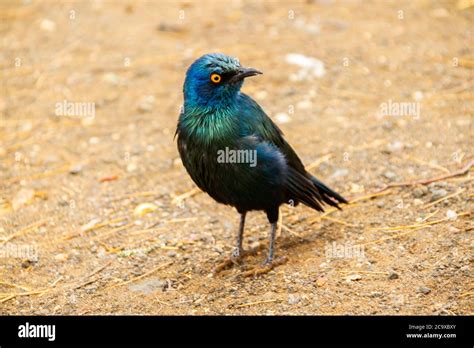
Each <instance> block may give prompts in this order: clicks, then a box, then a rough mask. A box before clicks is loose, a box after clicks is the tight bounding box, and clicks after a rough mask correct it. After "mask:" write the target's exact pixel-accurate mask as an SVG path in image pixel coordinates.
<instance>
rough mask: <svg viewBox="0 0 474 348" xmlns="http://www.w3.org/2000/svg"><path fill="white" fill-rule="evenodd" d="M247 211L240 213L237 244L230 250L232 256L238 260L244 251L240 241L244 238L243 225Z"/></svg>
mask: <svg viewBox="0 0 474 348" xmlns="http://www.w3.org/2000/svg"><path fill="white" fill-rule="evenodd" d="M246 215H247V212H243V213H241V214H240V225H239V233H238V234H237V246H236V248H235V249H234V251H233V252H232V256H231V257H232V258H233V259H235V260H238V259H239V258H240V257H241V256H242V254H243V253H244V249H243V247H242V242H243V240H244V226H245V216H246Z"/></svg>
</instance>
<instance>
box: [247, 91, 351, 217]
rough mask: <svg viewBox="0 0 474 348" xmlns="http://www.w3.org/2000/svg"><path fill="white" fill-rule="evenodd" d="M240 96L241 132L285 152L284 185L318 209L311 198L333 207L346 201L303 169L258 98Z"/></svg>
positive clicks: (301, 163)
mask: <svg viewBox="0 0 474 348" xmlns="http://www.w3.org/2000/svg"><path fill="white" fill-rule="evenodd" d="M240 98H241V105H243V106H244V107H243V108H242V115H240V116H241V118H242V120H241V124H242V128H243V133H244V134H253V135H256V136H258V137H260V138H261V139H262V141H267V142H270V143H272V144H273V145H274V146H275V147H276V148H277V149H278V150H279V151H280V152H281V153H282V154H283V155H284V156H285V158H286V162H287V165H288V168H289V169H288V174H289V175H288V179H287V181H288V182H287V186H288V189H289V191H290V192H291V193H293V194H295V195H296V196H297V198H298V199H300V200H301V201H302V202H303V203H304V204H306V205H308V206H311V207H313V208H315V209H317V210H322V208H321V206H320V205H319V204H317V205H318V206H315V204H314V202H312V201H314V200H316V201H317V202H324V203H326V204H329V205H331V206H334V207H338V204H337V203H338V202H340V203H347V201H346V199H344V198H343V197H342V196H341V195H339V194H338V193H337V192H335V191H333V190H331V189H330V188H329V187H327V186H326V185H325V184H324V183H322V182H321V181H320V180H318V179H317V178H316V177H314V176H313V175H311V174H310V173H308V172H307V171H306V169H305V168H304V164H303V162H302V161H301V160H300V158H299V157H298V155H297V154H296V152H295V150H293V148H292V147H291V145H290V144H288V142H287V141H286V140H285V138H284V136H283V132H282V131H281V130H280V128H279V127H278V126H277V125H276V124H275V123H274V122H273V121H272V120H271V118H270V117H268V116H267V115H266V114H265V112H264V111H263V110H262V108H261V107H260V106H259V105H258V103H257V102H255V101H254V100H253V99H252V98H250V97H249V96H247V95H245V94H243V93H242V94H241V96H240ZM310 198H311V199H310Z"/></svg>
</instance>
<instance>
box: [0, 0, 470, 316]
mask: <svg viewBox="0 0 474 348" xmlns="http://www.w3.org/2000/svg"><path fill="white" fill-rule="evenodd" d="M468 5H469V1H467V2H466V1H459V2H457V1H446V2H444V1H422V0H417V1H382V0H378V1H347V2H335V1H330V0H320V1H298V2H288V3H286V2H283V1H281V2H280V1H272V2H270V1H269V2H265V3H260V2H259V3H257V2H248V1H226V2H217V1H212V2H201V3H194V2H189V1H176V2H174V1H159V2H158V1H156V2H151V1H150V2H145V1H136V2H135V1H103V2H102V1H92V2H91V3H86V2H78V3H74V2H64V3H61V2H36V1H33V2H31V3H29V2H26V4H21V3H20V2H17V1H13V2H9V1H7V2H4V1H2V3H1V5H0V18H1V21H0V45H1V50H0V71H1V84H0V88H1V93H0V112H1V114H0V115H1V117H0V121H1V122H0V140H1V142H0V193H1V195H0V238H1V239H0V252H1V254H0V256H1V258H0V272H1V273H0V274H1V277H0V314H178V315H184V314H263V315H270V314H444V315H455V314H469V313H470V314H472V312H473V308H474V305H473V297H472V296H473V278H472V262H473V256H472V255H473V254H472V247H473V223H472V207H473V200H474V196H473V182H472V171H471V172H469V171H467V173H465V174H464V175H461V176H457V177H452V178H448V179H445V180H438V181H435V182H433V183H431V184H426V185H412V186H404V187H395V188H390V189H388V190H385V191H382V192H380V193H379V194H374V193H376V192H377V191H378V190H380V189H381V188H383V187H384V185H386V184H389V183H396V182H403V181H413V180H424V179H430V178H436V177H439V176H442V175H448V174H450V173H454V172H455V171H457V170H459V169H461V168H462V167H463V166H465V165H466V163H469V161H472V160H473V153H472V149H473V145H474V142H473V123H472V118H473V106H474V105H473V104H474V103H473V94H472V93H473V87H474V81H473V74H472V71H473V70H472V69H473V67H474V62H473V50H472V47H474V45H473V39H472V28H473V26H472V23H473V18H474V7H472V6H471V7H470V8H465V7H467V6H468ZM216 51H218V52H224V53H226V54H229V55H234V56H237V57H239V58H240V60H241V62H242V64H244V65H248V66H253V67H257V68H259V69H261V70H262V71H263V72H264V75H262V76H259V77H257V78H253V79H251V80H249V81H247V82H246V84H245V86H244V91H245V92H246V93H248V94H250V95H252V96H253V97H254V98H255V99H256V100H257V101H258V102H259V103H260V104H261V105H262V106H263V107H264V109H265V110H266V111H267V113H268V114H269V115H270V116H271V117H272V118H273V119H274V120H275V121H277V122H278V123H279V125H280V127H281V128H282V129H283V131H284V132H285V134H286V137H287V139H288V141H289V142H290V143H291V144H292V145H293V147H294V148H295V149H296V151H297V152H298V154H299V155H300V157H301V158H302V160H303V161H304V163H305V164H306V165H307V166H309V168H310V171H311V172H312V173H314V174H315V175H317V176H318V177H320V178H321V179H323V180H324V181H325V182H326V183H327V184H329V185H330V186H331V187H333V188H334V189H336V190H338V191H339V192H341V193H343V194H344V195H345V196H347V197H348V198H351V199H352V200H353V203H352V204H351V205H349V206H346V207H345V208H344V210H343V211H341V212H339V211H337V212H334V211H332V210H328V214H327V215H324V216H323V215H321V214H319V213H317V212H314V211H312V210H310V209H309V208H306V207H300V206H299V207H297V208H291V207H282V209H281V212H282V214H283V225H284V227H283V229H282V232H281V234H280V236H279V239H278V246H277V250H276V252H277V254H278V255H280V256H282V255H285V256H286V257H287V258H288V261H287V262H286V263H285V264H283V265H281V266H278V267H276V268H275V269H273V270H272V271H271V272H269V273H268V274H265V275H262V276H258V277H248V278H244V277H242V274H243V272H244V271H245V270H247V269H249V268H251V267H254V266H258V265H259V264H260V262H262V261H263V259H264V258H265V255H266V251H267V234H268V231H269V226H268V224H267V221H266V217H265V215H264V214H263V213H261V212H254V213H251V214H250V216H249V217H248V221H247V229H246V239H245V247H246V248H257V249H258V248H261V249H260V252H259V253H258V254H257V255H255V256H251V257H248V258H246V259H245V260H244V262H243V263H242V264H241V265H239V266H235V267H232V268H229V269H227V270H225V271H223V272H221V273H219V274H217V275H214V274H213V270H214V268H215V266H216V264H218V263H219V262H220V261H222V260H223V259H225V257H226V256H227V255H228V254H229V253H230V252H231V250H232V248H233V245H234V239H235V234H236V230H237V227H238V214H237V213H236V211H235V210H234V209H232V208H230V207H226V206H222V205H219V204H217V203H215V202H214V201H213V200H212V199H211V198H209V197H208V196H207V195H206V194H202V193H196V192H195V190H194V187H195V186H194V184H193V183H192V181H191V179H190V178H189V177H188V175H187V174H186V172H185V170H184V168H183V166H182V164H181V162H180V160H179V156H178V152H177V149H176V143H175V141H174V140H173V134H174V131H175V126H176V121H177V116H178V112H179V109H180V105H181V103H182V93H181V89H182V83H183V78H184V73H185V71H186V68H187V67H188V66H189V64H190V63H191V62H192V61H193V60H194V59H196V58H197V57H199V56H200V55H202V54H204V53H208V52H216ZM291 53H297V54H302V55H305V56H307V57H313V58H315V59H317V60H319V61H321V62H322V63H324V72H322V71H321V69H320V70H319V71H317V72H318V73H319V75H322V76H315V75H312V73H311V72H309V71H308V70H307V71H304V70H303V71H301V67H299V66H297V65H293V64H290V63H289V62H288V61H287V55H288V54H291ZM64 101H66V102H74V103H82V102H83V103H94V104H93V105H94V107H95V109H94V110H93V111H94V115H95V117H88V116H90V114H87V113H86V114H84V113H82V114H81V112H80V110H79V111H77V110H76V111H75V112H73V114H74V115H65V114H64V112H63V114H61V111H58V107H59V108H60V106H58V103H59V104H61V103H63V102H64ZM401 103H414V104H411V105H413V106H414V109H413V110H414V111H413V110H411V111H410V110H409V111H410V112H409V113H408V114H405V115H403V114H398V115H397V111H396V109H393V108H391V106H390V105H392V106H393V105H395V106H396V107H399V106H401V105H402V104H401ZM89 105H91V104H89ZM388 106H390V109H389V111H387V112H385V111H384V110H385V107H388ZM81 110H82V109H81ZM83 111H84V110H83ZM412 111H413V112H412ZM58 114H59V115H58ZM143 203H148V204H150V205H149V206H148V209H145V211H142V214H140V213H139V212H138V211H137V207H139V208H138V210H140V209H142V208H143V206H141V204H143ZM147 211H149V212H148V213H147V214H144V213H145V212H147Z"/></svg>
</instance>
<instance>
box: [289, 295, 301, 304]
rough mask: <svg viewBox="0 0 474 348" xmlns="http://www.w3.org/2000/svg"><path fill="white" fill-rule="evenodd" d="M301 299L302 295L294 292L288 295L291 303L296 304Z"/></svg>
mask: <svg viewBox="0 0 474 348" xmlns="http://www.w3.org/2000/svg"><path fill="white" fill-rule="evenodd" d="M300 301H301V296H299V295H294V294H290V295H288V303H289V304H291V305H295V304H297V303H299V302H300Z"/></svg>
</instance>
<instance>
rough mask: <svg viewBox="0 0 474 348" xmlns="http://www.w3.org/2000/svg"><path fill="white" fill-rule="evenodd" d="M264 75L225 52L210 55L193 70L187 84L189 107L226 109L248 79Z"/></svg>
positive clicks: (192, 65)
mask: <svg viewBox="0 0 474 348" xmlns="http://www.w3.org/2000/svg"><path fill="white" fill-rule="evenodd" d="M258 74H261V72H260V71H258V70H256V69H254V68H244V67H242V66H241V65H240V62H239V60H238V59H237V58H234V57H230V56H226V55H225V54H221V53H212V54H206V55H204V56H202V57H201V58H199V59H197V60H196V61H195V62H194V63H193V64H191V66H190V67H189V69H188V71H187V73H186V80H185V81H184V87H183V92H184V103H185V106H186V105H187V106H203V107H223V106H227V105H229V103H231V102H232V101H233V100H234V99H235V96H236V95H237V94H238V93H239V91H240V88H241V87H242V83H243V81H244V79H245V78H246V77H249V76H255V75H258Z"/></svg>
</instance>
